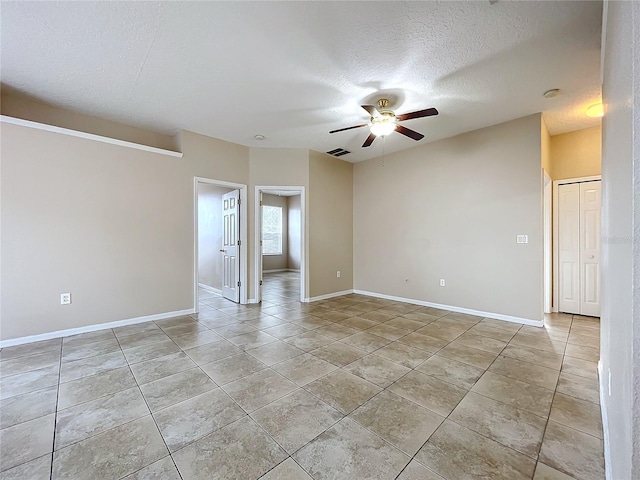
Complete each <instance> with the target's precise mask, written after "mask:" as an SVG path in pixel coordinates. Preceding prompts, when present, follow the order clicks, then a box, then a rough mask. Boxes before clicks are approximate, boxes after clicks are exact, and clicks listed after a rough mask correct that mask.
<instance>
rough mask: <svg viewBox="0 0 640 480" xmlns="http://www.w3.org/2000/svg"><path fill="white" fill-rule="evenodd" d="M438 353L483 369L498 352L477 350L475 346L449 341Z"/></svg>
mask: <svg viewBox="0 0 640 480" xmlns="http://www.w3.org/2000/svg"><path fill="white" fill-rule="evenodd" d="M438 355H441V356H443V357H447V358H449V359H451V360H457V361H458V362H462V363H466V364H467V365H471V366H474V367H477V368H482V369H483V370H484V369H486V368H487V367H489V365H491V363H492V362H493V361H494V360H495V359H496V357H497V355H498V354H496V353H491V352H487V351H484V350H478V349H477V348H473V347H468V346H465V345H459V344H454V343H450V344H449V345H447V346H446V347H444V348H443V349H442V350H440V351H439V352H438Z"/></svg>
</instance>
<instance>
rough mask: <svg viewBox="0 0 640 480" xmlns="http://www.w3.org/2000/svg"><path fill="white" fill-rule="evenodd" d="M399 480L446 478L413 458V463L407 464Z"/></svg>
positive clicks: (436, 479)
mask: <svg viewBox="0 0 640 480" xmlns="http://www.w3.org/2000/svg"><path fill="white" fill-rule="evenodd" d="M397 480H445V479H444V478H442V477H441V476H440V475H438V474H437V473H435V472H433V471H432V470H429V469H428V468H427V467H425V466H424V465H422V464H421V463H418V462H417V461H415V460H411V463H409V465H407V468H405V469H404V470H403V471H402V473H401V474H400V476H399V477H398V479H397Z"/></svg>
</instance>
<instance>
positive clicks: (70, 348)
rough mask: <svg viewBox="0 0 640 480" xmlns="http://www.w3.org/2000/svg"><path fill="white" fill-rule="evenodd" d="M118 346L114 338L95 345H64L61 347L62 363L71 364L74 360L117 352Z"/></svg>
mask: <svg viewBox="0 0 640 480" xmlns="http://www.w3.org/2000/svg"><path fill="white" fill-rule="evenodd" d="M119 351H120V345H119V344H118V341H117V340H116V338H115V337H113V338H111V339H109V340H105V341H102V342H96V343H84V344H79V345H78V344H76V345H73V344H71V345H69V344H65V345H64V346H63V347H62V361H63V362H72V361H74V360H80V359H83V358H88V357H95V356H96V355H104V354H105V353H111V352H119Z"/></svg>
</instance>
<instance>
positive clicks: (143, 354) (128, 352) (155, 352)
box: [122, 339, 180, 365]
mask: <svg viewBox="0 0 640 480" xmlns="http://www.w3.org/2000/svg"><path fill="white" fill-rule="evenodd" d="M179 351H180V347H178V345H176V344H175V342H174V341H173V340H170V339H168V340H165V341H161V342H157V343H151V344H149V345H141V346H139V347H133V348H127V349H125V350H123V351H122V353H124V356H125V357H126V359H127V362H129V365H133V364H134V363H140V362H145V361H147V360H152V359H154V358H158V357H164V356H165V355H170V354H172V353H178V352H179Z"/></svg>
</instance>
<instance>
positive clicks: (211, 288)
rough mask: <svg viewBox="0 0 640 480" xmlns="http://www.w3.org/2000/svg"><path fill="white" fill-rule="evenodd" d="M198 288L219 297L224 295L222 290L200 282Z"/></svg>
mask: <svg viewBox="0 0 640 480" xmlns="http://www.w3.org/2000/svg"><path fill="white" fill-rule="evenodd" d="M198 288H201V289H203V290H206V291H207V292H211V293H217V294H218V295H222V290H219V289H217V288H213V287H211V286H209V285H205V284H204V283H200V282H198Z"/></svg>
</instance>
